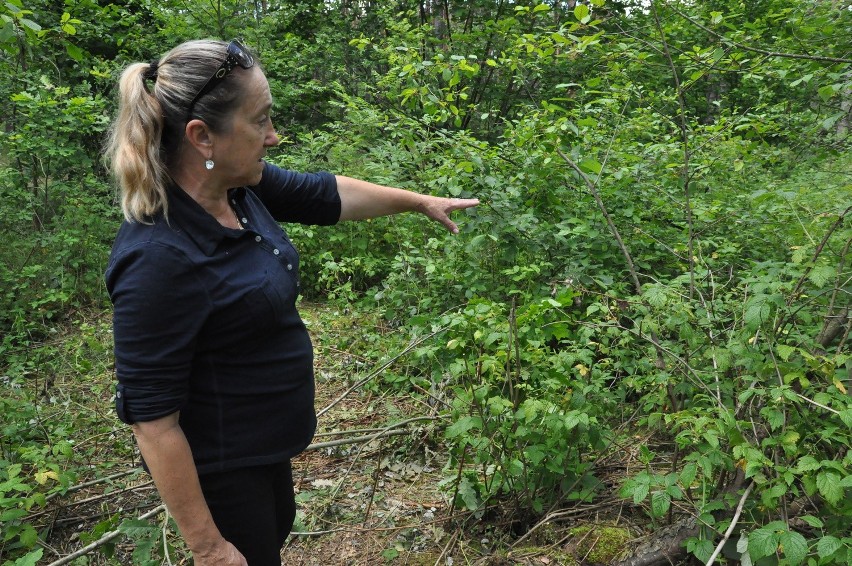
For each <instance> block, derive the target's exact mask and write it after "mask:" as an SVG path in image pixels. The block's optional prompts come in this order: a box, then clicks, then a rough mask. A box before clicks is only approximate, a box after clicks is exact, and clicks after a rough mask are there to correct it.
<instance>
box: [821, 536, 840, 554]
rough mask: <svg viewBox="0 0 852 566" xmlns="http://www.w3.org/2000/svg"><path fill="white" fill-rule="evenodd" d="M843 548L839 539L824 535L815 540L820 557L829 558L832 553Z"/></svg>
mask: <svg viewBox="0 0 852 566" xmlns="http://www.w3.org/2000/svg"><path fill="white" fill-rule="evenodd" d="M841 548H843V543H842V542H841V541H840V539H838V538H835V537H833V536H831V535H826V536H824V537H822V538H821V539H819V541H818V542H817V554H818V555H819V557H820V558H829V557H830V556H831V555H832V554H834V553H835V552H837V551H838V550H840V549H841Z"/></svg>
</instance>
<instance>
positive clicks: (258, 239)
mask: <svg viewBox="0 0 852 566" xmlns="http://www.w3.org/2000/svg"><path fill="white" fill-rule="evenodd" d="M262 239H263V238H261V237H260V236H255V237H254V241H255V242H259V241H261V240H262Z"/></svg>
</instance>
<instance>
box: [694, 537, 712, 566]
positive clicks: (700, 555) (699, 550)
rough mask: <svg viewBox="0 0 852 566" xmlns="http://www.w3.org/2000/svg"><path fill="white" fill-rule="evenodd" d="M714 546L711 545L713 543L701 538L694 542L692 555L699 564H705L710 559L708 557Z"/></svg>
mask: <svg viewBox="0 0 852 566" xmlns="http://www.w3.org/2000/svg"><path fill="white" fill-rule="evenodd" d="M714 549H715V546H714V545H713V541H712V540H709V539H706V538H703V539H701V540H698V541H696V542H695V544H694V545H692V550H691V552H692V555H693V556H695V557H696V558H697V559H698V560H700V561H701V562H707V560H709V559H710V556H711V555H712V554H713V550H714Z"/></svg>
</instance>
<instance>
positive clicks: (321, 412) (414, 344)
mask: <svg viewBox="0 0 852 566" xmlns="http://www.w3.org/2000/svg"><path fill="white" fill-rule="evenodd" d="M447 328H449V327H447V326H445V327H443V328H439V329H438V330H436V331H435V332H432V333H431V334H427V335H426V336H422V337H420V338H418V339H417V340H413V341H412V342H411V343H410V344H409V345H408V346H406V347H405V349H404V350H403V351H402V352H400V353H399V354H397V355H396V356H394V357H393V358H391V359H389V360H388V361H386V362H385V363H383V364H382V365H381V367H379V368H378V369H376V370H375V371H373V372H371V373H370V374H369V375H367V376H366V377H364V378H362V379H359V380H358V381H357V382H356V383H355V384H354V385H352V387H350V388H349V389H347V390H346V391H344V392H343V393H342V394H341V395H340V396H339V397H337V399H335V400H334V401H332V402H331V403H330V404H328V405H327V406H326V407H325V408H323V409H321V410H319V411H317V418H319V417H321V416H322V415H324V414H325V413H327V412H328V411H329V410H330V409H331V408H332V407H334V406H335V405H337V404H338V403H340V402H341V401H343V399H345V398H346V397H347V396H348V395H349V394H350V393H352V392H353V391H354V390H355V389H357V388H359V387H361V386H362V385H364V384H365V383H367V382H368V381H370V380H371V379H373V378H374V377H376V376H377V375H379V374H380V373H382V372H383V371H385V370H386V369H387V368H388V367H390V366H391V364H393V363H394V362H396V361H397V360H398V359H400V358H401V357H403V356H404V355H405V354H407V353H408V352H410V351H411V350H413V349H414V348H416V347H417V346H419V345H420V344H422V343H423V342H425V341H426V340H428V339H429V338H432V337H433V336H436V335H438V334H440V333H441V332H444V331H445V330H447Z"/></svg>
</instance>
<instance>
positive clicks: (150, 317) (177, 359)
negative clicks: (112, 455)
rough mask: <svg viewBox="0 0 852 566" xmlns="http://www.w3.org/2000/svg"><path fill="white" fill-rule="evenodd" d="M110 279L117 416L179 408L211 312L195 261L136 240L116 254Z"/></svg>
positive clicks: (153, 415)
mask: <svg viewBox="0 0 852 566" xmlns="http://www.w3.org/2000/svg"><path fill="white" fill-rule="evenodd" d="M106 284H107V290H108V291H109V294H110V298H111V299H112V302H113V305H114V318H113V331H114V338H115V367H116V376H117V378H118V386H117V388H116V397H115V401H116V411H117V413H118V417H119V418H120V419H121V420H122V421H123V422H125V423H128V424H132V423H134V422H140V421H150V420H154V419H158V418H160V417H164V416H166V415H169V414H172V413H174V412H176V411H179V410H180V409H181V407H182V406H183V405H184V403H185V402H186V399H187V396H188V392H189V380H190V375H191V366H192V359H193V354H194V351H195V342H196V338H197V336H198V333H199V329H200V328H201V326H202V325H203V323H204V320H205V319H206V317H207V316H208V313H209V311H210V306H209V305H210V300H209V297H208V295H207V293H206V291H205V290H204V287H203V286H202V285H201V284H200V282H199V280H198V276H197V274H196V273H195V270H194V269H193V266H192V263H191V262H190V261H188V260H187V258H186V257H184V256H183V254H182V253H181V252H180V251H178V250H176V249H174V248H171V247H169V246H165V245H161V244H157V243H152V242H146V243H143V244H137V245H136V246H134V247H132V248H130V249H127V250H124V251H123V252H122V253H120V254H118V255H117V256H116V257H115V258H114V259H113V261H112V263H111V264H110V266H109V267H108V269H107V272H106Z"/></svg>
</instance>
